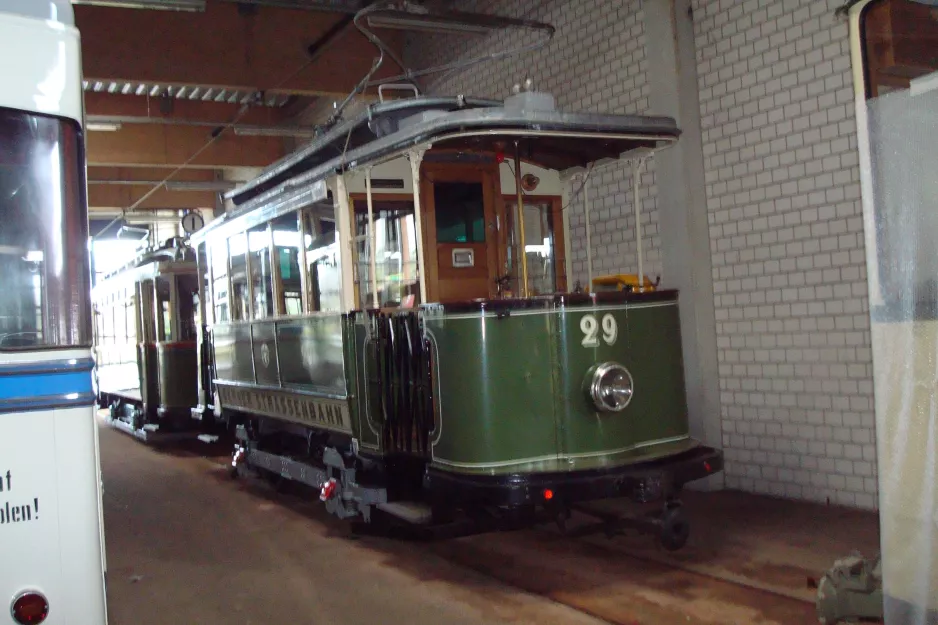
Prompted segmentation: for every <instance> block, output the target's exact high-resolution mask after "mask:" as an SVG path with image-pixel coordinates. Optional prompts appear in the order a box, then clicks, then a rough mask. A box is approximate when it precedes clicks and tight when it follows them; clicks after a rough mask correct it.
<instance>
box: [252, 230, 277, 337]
mask: <svg viewBox="0 0 938 625" xmlns="http://www.w3.org/2000/svg"><path fill="white" fill-rule="evenodd" d="M248 243H249V244H250V252H251V293H252V296H253V298H254V307H253V309H252V310H253V312H254V317H253V318H254V319H265V318H267V317H273V315H274V295H273V275H272V272H271V266H270V230H269V229H268V228H267V224H262V225H260V226H255V227H253V228H251V229H250V230H249V231H248Z"/></svg>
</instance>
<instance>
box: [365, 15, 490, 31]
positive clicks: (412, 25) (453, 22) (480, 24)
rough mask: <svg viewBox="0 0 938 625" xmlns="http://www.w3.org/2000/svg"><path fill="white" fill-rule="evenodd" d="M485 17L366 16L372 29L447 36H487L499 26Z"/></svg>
mask: <svg viewBox="0 0 938 625" xmlns="http://www.w3.org/2000/svg"><path fill="white" fill-rule="evenodd" d="M485 17H486V16H481V15H479V16H477V15H472V14H451V15H447V14H438V15H432V14H429V13H410V12H407V11H377V12H375V13H374V14H373V15H369V16H368V25H369V26H371V27H373V28H390V29H395V30H416V31H422V32H428V33H445V34H449V35H487V34H489V33H491V32H492V31H494V30H496V29H498V28H500V27H501V26H500V24H497V23H487V21H488V20H485V19H484V18H485Z"/></svg>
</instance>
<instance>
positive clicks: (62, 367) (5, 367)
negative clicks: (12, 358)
mask: <svg viewBox="0 0 938 625" xmlns="http://www.w3.org/2000/svg"><path fill="white" fill-rule="evenodd" d="M92 369H94V360H92V359H91V358H71V359H69V360H46V361H41V362H21V363H0V377H3V376H22V375H27V374H31V373H66V372H68V371H91V370H92Z"/></svg>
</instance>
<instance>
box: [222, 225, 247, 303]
mask: <svg viewBox="0 0 938 625" xmlns="http://www.w3.org/2000/svg"><path fill="white" fill-rule="evenodd" d="M247 251H248V238H247V235H246V234H245V233H243V232H241V233H239V234H235V235H232V236H231V237H229V239H228V260H229V265H230V266H231V320H232V321H247V320H249V319H250V318H251V289H250V285H249V284H248V273H247V271H248V270H247Z"/></svg>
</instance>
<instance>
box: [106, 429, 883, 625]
mask: <svg viewBox="0 0 938 625" xmlns="http://www.w3.org/2000/svg"><path fill="white" fill-rule="evenodd" d="M101 447H102V468H103V472H104V489H105V490H104V511H105V531H106V540H107V552H108V609H109V617H110V618H109V621H110V624H111V625H131V624H132V625H149V624H154V625H156V624H160V625H164V624H167V623H173V624H177V623H199V624H200V625H211V624H213V623H219V624H222V623H224V624H225V625H231V624H238V623H245V624H249V623H258V624H259V623H265V624H266V623H277V622H289V623H315V624H319V623H329V624H332V623H335V624H343V625H359V624H362V625H364V624H368V625H373V624H375V623H413V624H416V625H419V624H422V623H427V624H430V623H432V624H433V625H437V624H439V623H454V624H463V623H465V624H467V625H468V624H476V623H518V624H521V623H539V624H543V623H571V624H578V623H584V624H585V623H618V624H622V625H626V624H628V625H631V624H638V623H642V624H645V625H654V624H662V625H664V624H668V625H673V624H675V623H686V624H690V625H695V624H700V625H715V624H718V623H739V624H743V623H745V624H750V623H752V624H761V625H793V624H801V623H805V624H808V623H816V622H817V620H816V618H815V616H814V606H813V591H812V590H811V589H809V588H808V587H807V586H808V581H809V579H810V578H817V577H819V575H820V574H821V573H822V572H823V570H824V569H826V568H827V567H829V566H830V564H831V563H832V562H833V560H834V559H835V558H836V557H840V556H843V555H846V554H847V553H848V552H850V551H851V550H852V549H860V550H862V551H864V552H865V553H869V554H870V555H872V554H873V552H875V551H876V549H877V548H878V533H877V522H876V516H875V515H873V514H869V513H864V512H858V511H853V510H846V509H843V508H837V507H825V506H817V505H812V504H798V503H792V502H786V501H778V500H772V499H768V498H764V497H753V496H750V495H744V494H740V493H728V492H723V493H714V494H701V493H687V496H686V498H685V499H686V503H687V505H688V508H689V512H690V513H691V515H692V517H693V521H694V528H693V530H692V536H691V540H690V542H689V544H688V546H687V547H685V549H684V550H682V551H680V552H677V553H674V554H672V553H667V552H664V551H662V550H661V549H660V548H659V547H657V545H656V544H655V543H654V541H652V540H651V539H650V538H649V537H647V536H639V535H627V536H618V537H616V538H614V539H612V540H609V539H606V538H604V537H595V538H588V539H577V540H572V539H569V538H567V537H564V536H562V535H560V534H559V533H558V532H557V531H556V530H552V529H538V530H530V531H524V532H512V533H500V534H486V535H479V536H472V537H468V538H462V539H458V540H450V541H444V542H437V543H432V544H428V543H408V542H403V541H393V540H388V539H380V538H374V537H367V538H360V539H354V538H352V537H351V536H350V534H349V528H348V526H347V525H346V524H344V523H342V522H340V521H338V520H336V519H333V518H332V517H329V516H328V515H326V514H325V513H324V511H323V510H322V509H321V506H319V505H317V504H318V502H313V501H309V499H310V498H309V494H308V493H301V496H298V495H296V494H277V493H275V492H274V491H273V490H272V489H271V488H269V487H267V486H266V485H264V484H262V483H260V482H259V481H254V480H247V481H245V480H239V481H233V480H230V479H229V478H228V477H227V474H226V472H225V470H224V463H225V461H226V458H225V457H224V456H222V455H215V456H211V455H206V454H207V452H208V448H206V447H200V446H198V445H190V446H187V449H186V450H180V449H179V448H175V449H170V448H167V449H163V450H156V449H153V448H149V447H146V446H145V445H143V444H141V443H139V442H138V441H135V440H133V439H131V438H129V437H127V436H126V435H123V434H121V433H119V432H116V431H114V430H112V429H110V428H107V427H102V429H101ZM613 505H615V504H613Z"/></svg>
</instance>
